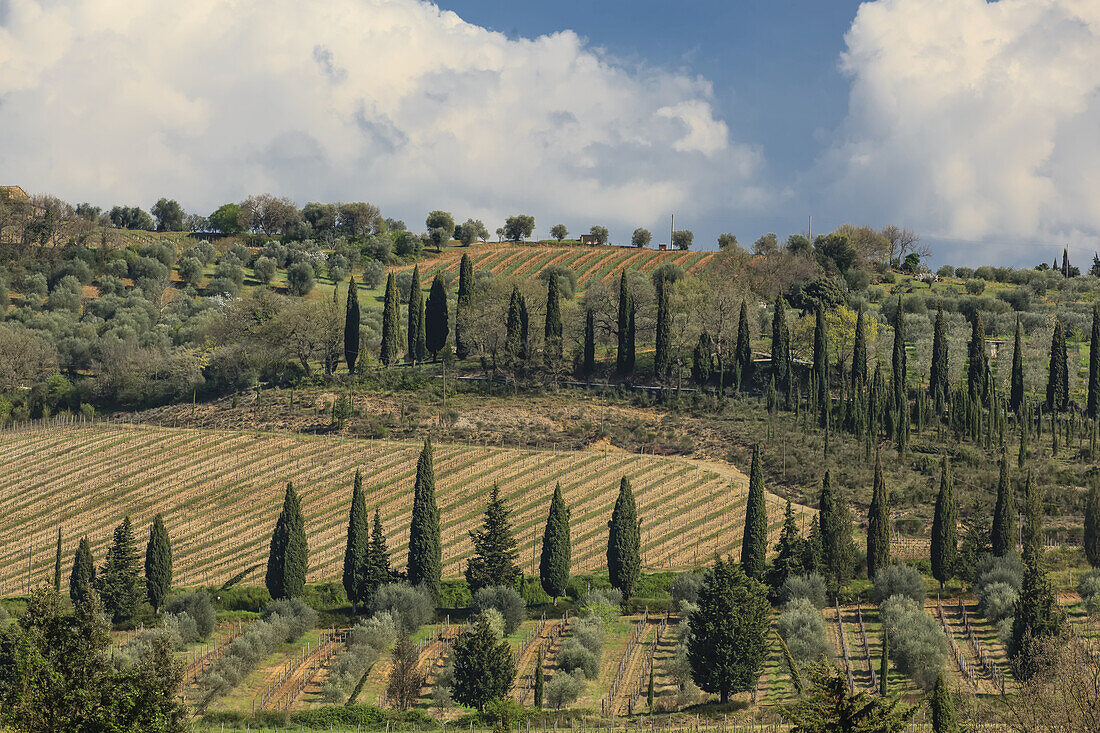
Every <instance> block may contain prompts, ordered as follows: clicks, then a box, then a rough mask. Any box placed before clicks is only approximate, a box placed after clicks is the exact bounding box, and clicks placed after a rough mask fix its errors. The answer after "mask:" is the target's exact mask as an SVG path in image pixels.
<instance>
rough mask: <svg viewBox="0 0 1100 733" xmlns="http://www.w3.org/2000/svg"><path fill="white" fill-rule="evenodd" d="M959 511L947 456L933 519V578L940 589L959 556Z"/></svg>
mask: <svg viewBox="0 0 1100 733" xmlns="http://www.w3.org/2000/svg"><path fill="white" fill-rule="evenodd" d="M957 522H958V511H957V509H956V508H955V492H954V488H953V485H952V481H951V465H950V462H949V461H948V459H947V456H946V455H945V456H944V457H943V458H942V460H941V462H940V491H939V494H938V495H937V496H936V512H935V515H934V516H933V518H932V545H931V553H932V577H934V578H935V579H936V580H938V581H940V588H943V586H944V584H945V583H946V582H947V581H948V579H950V578H951V577H952V575H954V572H955V562H956V558H957V556H958V551H959V544H958V527H957Z"/></svg>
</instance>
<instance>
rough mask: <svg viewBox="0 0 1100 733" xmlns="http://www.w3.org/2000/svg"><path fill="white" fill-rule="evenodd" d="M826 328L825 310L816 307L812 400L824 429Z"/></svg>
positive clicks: (827, 387) (827, 361) (827, 410)
mask: <svg viewBox="0 0 1100 733" xmlns="http://www.w3.org/2000/svg"><path fill="white" fill-rule="evenodd" d="M827 339H828V327H827V326H826V325H825V309H824V308H821V307H818V309H817V311H816V320H815V322H814V362H813V380H814V384H815V385H816V388H817V394H815V395H814V400H815V401H816V404H817V411H818V419H819V421H820V423H821V426H822V427H825V424H826V422H827V421H828V415H829V399H830V398H829V352H828V346H827V344H828V341H827Z"/></svg>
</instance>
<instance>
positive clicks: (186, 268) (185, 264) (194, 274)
mask: <svg viewBox="0 0 1100 733" xmlns="http://www.w3.org/2000/svg"><path fill="white" fill-rule="evenodd" d="M176 269H177V270H178V271H179V275H180V280H182V281H183V282H185V283H187V284H188V285H195V286H197V285H198V284H199V283H200V282H202V263H201V262H199V261H198V260H197V259H195V258H194V257H184V258H183V259H182V260H180V263H179V265H178V266H177V267H176Z"/></svg>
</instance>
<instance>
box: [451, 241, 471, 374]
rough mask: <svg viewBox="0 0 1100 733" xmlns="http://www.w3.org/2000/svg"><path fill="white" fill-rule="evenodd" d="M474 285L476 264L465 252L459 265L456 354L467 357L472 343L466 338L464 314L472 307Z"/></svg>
mask: <svg viewBox="0 0 1100 733" xmlns="http://www.w3.org/2000/svg"><path fill="white" fill-rule="evenodd" d="M473 286H474V266H473V263H471V262H470V255H468V254H466V253H463V254H462V262H460V263H459V265H458V297H457V298H456V300H455V356H457V357H458V358H459V359H465V358H466V357H467V356H469V355H470V344H469V341H468V339H467V338H466V324H465V322H464V320H465V319H464V316H465V314H466V309H467V308H469V307H470V300H471V299H472V297H473V295H472V291H473Z"/></svg>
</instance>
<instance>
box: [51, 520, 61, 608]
mask: <svg viewBox="0 0 1100 733" xmlns="http://www.w3.org/2000/svg"><path fill="white" fill-rule="evenodd" d="M53 589H54V591H55V592H56V593H60V592H61V526H60V525H58V527H57V550H56V552H54V557H53Z"/></svg>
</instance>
